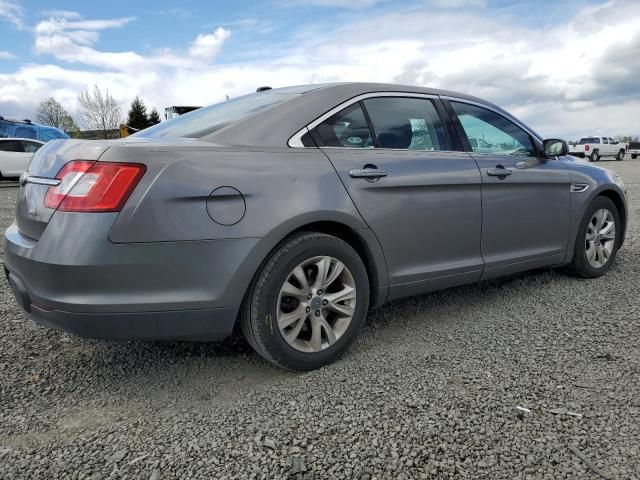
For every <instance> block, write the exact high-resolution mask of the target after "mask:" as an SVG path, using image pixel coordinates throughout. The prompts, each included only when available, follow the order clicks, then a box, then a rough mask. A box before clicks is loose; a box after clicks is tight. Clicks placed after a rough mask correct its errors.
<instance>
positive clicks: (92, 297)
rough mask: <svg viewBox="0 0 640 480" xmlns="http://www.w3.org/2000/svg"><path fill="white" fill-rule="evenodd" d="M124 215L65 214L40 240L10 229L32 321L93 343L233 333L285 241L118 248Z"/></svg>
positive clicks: (13, 279)
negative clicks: (256, 279)
mask: <svg viewBox="0 0 640 480" xmlns="http://www.w3.org/2000/svg"><path fill="white" fill-rule="evenodd" d="M115 215H117V214H77V213H60V212H57V213H56V214H55V215H54V218H53V219H52V220H51V222H50V223H49V225H48V226H47V228H46V229H45V231H44V232H43V235H42V237H41V238H40V239H39V240H38V241H35V240H31V239H29V238H27V237H25V236H23V235H22V234H21V233H20V232H19V231H18V228H17V227H16V226H15V225H12V226H11V227H9V229H8V230H7V231H6V233H5V238H4V249H5V272H6V275H7V278H8V280H9V283H10V284H11V287H12V289H13V292H14V294H15V296H16V299H17V302H18V303H19V304H20V306H21V307H22V309H23V310H24V311H25V312H26V313H27V315H29V317H30V318H31V319H32V320H34V321H35V322H36V323H39V324H41V325H45V326H48V327H52V328H55V329H59V330H64V331H68V332H71V333H74V334H77V335H80V336H83V337H91V338H102V339H120V340H127V339H206V340H217V339H223V338H225V337H226V336H228V335H229V334H230V333H231V332H232V330H233V327H234V324H235V320H236V317H237V313H238V310H239V306H240V304H241V303H242V299H243V296H244V293H245V292H246V289H247V287H248V285H249V283H250V282H251V279H252V277H253V274H254V272H255V271H256V269H257V268H258V265H259V264H260V261H261V260H262V258H264V256H265V255H266V253H267V252H268V250H269V249H270V246H271V243H274V244H275V243H276V242H277V241H278V240H277V239H275V238H274V239H273V242H271V241H264V240H267V239H262V240H263V241H260V240H259V239H255V238H243V239H226V240H210V241H195V242H155V243H130V244H115V243H112V242H110V241H109V240H108V233H109V229H110V227H111V225H113V220H114V219H115ZM61 239H64V241H61Z"/></svg>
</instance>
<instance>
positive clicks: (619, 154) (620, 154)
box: [616, 150, 624, 162]
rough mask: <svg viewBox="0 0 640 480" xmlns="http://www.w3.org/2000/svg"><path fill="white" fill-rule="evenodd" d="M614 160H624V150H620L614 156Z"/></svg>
mask: <svg viewBox="0 0 640 480" xmlns="http://www.w3.org/2000/svg"><path fill="white" fill-rule="evenodd" d="M616 160H618V161H619V162H621V161H623V160H624V150H620V151H619V152H618V155H616Z"/></svg>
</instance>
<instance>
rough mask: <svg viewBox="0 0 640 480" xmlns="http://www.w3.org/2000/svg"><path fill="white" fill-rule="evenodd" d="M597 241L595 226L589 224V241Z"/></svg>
mask: <svg viewBox="0 0 640 480" xmlns="http://www.w3.org/2000/svg"><path fill="white" fill-rule="evenodd" d="M595 239H596V231H595V229H594V228H593V225H592V224H591V223H589V225H588V226H587V241H588V242H592V241H594V240H595Z"/></svg>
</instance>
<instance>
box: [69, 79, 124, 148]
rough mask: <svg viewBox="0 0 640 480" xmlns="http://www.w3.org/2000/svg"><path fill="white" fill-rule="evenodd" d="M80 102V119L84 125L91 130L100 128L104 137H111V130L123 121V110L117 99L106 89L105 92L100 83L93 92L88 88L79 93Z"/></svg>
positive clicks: (94, 87)
mask: <svg viewBox="0 0 640 480" xmlns="http://www.w3.org/2000/svg"><path fill="white" fill-rule="evenodd" d="M78 103H79V104H80V119H81V120H82V123H83V124H84V126H85V127H86V128H88V129H90V130H100V131H102V132H103V134H104V138H109V135H108V132H109V130H114V129H117V128H118V127H119V126H120V123H121V121H122V110H121V109H120V107H119V106H118V104H117V103H116V101H115V99H114V98H113V97H112V96H111V94H110V93H109V90H105V91H104V93H102V91H101V90H100V88H99V87H98V85H94V86H93V92H91V91H90V90H89V89H88V88H87V89H86V90H85V91H84V92H81V93H80V94H79V95H78Z"/></svg>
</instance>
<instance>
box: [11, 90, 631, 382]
mask: <svg viewBox="0 0 640 480" xmlns="http://www.w3.org/2000/svg"><path fill="white" fill-rule="evenodd" d="M416 136H417V137H418V141H414V140H415V138H414V137H416ZM425 137H428V140H427V138H425ZM470 138H475V139H479V138H481V139H483V140H484V142H485V143H483V142H476V145H478V146H477V147H473V146H472V145H471V142H470ZM479 143H482V145H479ZM476 148H481V149H482V151H481V152H478V151H476ZM79 159H81V160H79ZM23 183H24V185H23V187H22V189H21V193H20V197H19V199H18V202H17V211H16V221H15V223H14V224H13V225H11V226H10V227H9V228H8V229H7V231H6V233H5V237H4V246H5V249H4V250H5V269H6V274H7V276H8V280H9V283H10V284H11V286H12V288H13V291H14V292H15V296H16V298H17V301H18V303H19V304H20V305H21V307H22V308H23V309H24V310H25V311H26V312H27V314H28V315H29V316H30V317H31V318H32V319H33V320H35V321H36V322H37V323H39V324H42V325H46V326H49V327H53V328H58V329H62V330H66V331H69V332H72V333H75V334H77V335H81V336H85V337H95V338H105V339H166V338H171V339H200V340H202V339H207V340H216V339H222V338H225V337H227V336H228V335H230V334H231V332H232V331H233V329H234V326H235V325H236V322H238V323H239V324H240V326H241V329H242V331H243V332H244V335H245V336H246V338H247V340H248V341H249V343H250V344H251V345H252V346H253V348H254V349H255V350H256V351H257V352H258V353H260V354H261V355H263V356H264V357H265V358H266V359H268V360H269V361H271V362H273V363H275V364H277V365H280V366H282V367H286V368H289V369H297V370H308V369H313V368H317V367H320V366H322V365H325V364H327V363H329V362H331V361H333V360H335V359H336V358H338V357H339V356H340V354H341V353H343V352H344V351H345V349H346V348H347V347H348V346H349V344H350V343H351V342H352V341H353V339H354V338H355V336H356V335H357V333H358V331H359V330H360V328H361V327H362V325H363V323H364V320H365V317H366V315H367V311H368V309H369V307H370V306H377V305H381V304H383V303H385V302H387V301H389V300H394V299H397V298H400V297H405V296H409V295H415V294H419V293H424V292H429V291H433V290H438V289H443V288H448V287H452V286H455V285H462V284H466V283H470V282H476V281H479V280H482V279H489V278H494V277H497V276H501V275H507V274H512V273H515V272H520V271H524V270H529V269H534V268H543V267H548V268H553V267H561V266H562V267H565V268H566V269H567V270H568V271H569V272H571V273H573V274H575V275H578V276H581V277H585V278H591V277H597V276H600V275H602V274H604V273H605V272H606V271H607V270H608V269H609V268H610V267H611V264H612V262H613V261H614V258H615V256H616V252H617V251H618V249H619V248H620V246H621V245H622V243H623V240H624V237H625V230H626V223H627V203H626V197H625V189H624V185H623V184H622V181H621V180H620V178H619V177H618V176H617V175H616V174H615V173H613V172H611V171H609V170H606V169H604V168H599V167H597V166H595V165H590V164H588V163H584V162H580V161H577V160H576V159H575V158H573V157H569V156H567V145H566V143H565V142H564V141H562V140H558V139H548V140H543V139H542V138H541V137H540V136H539V135H538V134H536V133H535V132H534V131H533V130H532V129H531V128H529V127H528V126H526V125H525V124H523V123H522V122H520V121H519V120H517V119H516V118H514V117H513V116H511V115H510V114H508V113H507V112H505V111H504V110H502V109H501V108H499V107H497V106H495V105H493V104H491V103H489V102H486V101H484V100H481V99H478V98H475V97H471V96H468V95H463V94H458V93H454V92H448V91H441V90H433V89H427V88H419V87H408V86H397V85H384V84H361V83H344V84H329V85H308V86H298V87H289V88H282V89H273V90H266V91H261V92H258V93H253V94H250V95H246V96H243V97H239V98H236V99H232V100H229V101H226V102H223V103H220V104H217V105H212V106H209V107H206V108H203V109H200V110H197V111H194V112H191V113H188V114H186V115H183V116H180V117H178V118H176V119H173V120H169V121H167V122H163V123H161V124H159V125H156V126H154V127H151V128H148V129H146V130H144V131H142V132H140V133H137V134H135V135H133V136H131V137H128V138H127V139H122V140H104V141H82V140H67V141H64V142H51V143H48V144H46V145H45V146H44V147H42V149H40V151H39V152H38V153H36V155H35V156H34V158H33V160H32V161H31V163H30V165H29V170H28V173H27V175H26V176H25V177H24V178H23ZM481 320H482V319H479V320H478V321H481Z"/></svg>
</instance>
